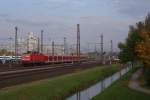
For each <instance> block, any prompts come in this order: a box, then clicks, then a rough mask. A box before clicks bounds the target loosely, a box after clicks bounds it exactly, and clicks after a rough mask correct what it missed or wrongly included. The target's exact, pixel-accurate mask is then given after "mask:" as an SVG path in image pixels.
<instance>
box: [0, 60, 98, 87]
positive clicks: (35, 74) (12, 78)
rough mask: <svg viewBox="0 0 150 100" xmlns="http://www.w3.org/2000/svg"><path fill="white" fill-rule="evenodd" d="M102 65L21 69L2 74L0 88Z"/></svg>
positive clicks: (86, 64)
mask: <svg viewBox="0 0 150 100" xmlns="http://www.w3.org/2000/svg"><path fill="white" fill-rule="evenodd" d="M98 65H100V63H99V62H84V63H82V64H65V65H56V66H53V67H52V66H50V67H49V66H45V67H43V68H42V67H37V68H30V69H20V70H12V71H4V72H0V88H4V87H7V86H12V85H17V84H22V83H27V82H31V81H35V80H41V79H46V78H50V77H54V76H58V75H62V74H66V73H71V72H74V71H76V70H84V69H87V68H92V67H95V66H98Z"/></svg>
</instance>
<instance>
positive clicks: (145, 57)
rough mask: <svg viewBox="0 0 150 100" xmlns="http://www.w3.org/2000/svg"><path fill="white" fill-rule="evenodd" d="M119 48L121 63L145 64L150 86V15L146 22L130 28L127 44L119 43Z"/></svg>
mask: <svg viewBox="0 0 150 100" xmlns="http://www.w3.org/2000/svg"><path fill="white" fill-rule="evenodd" d="M118 47H119V48H120V54H119V58H120V60H121V63H127V62H132V64H134V63H136V62H141V63H142V64H143V66H144V67H143V68H144V74H145V77H146V82H147V84H148V85H149V86H150V14H148V15H147V16H146V18H145V20H144V21H139V22H138V23H136V25H131V26H130V27H129V32H128V37H127V39H126V41H125V43H119V44H118Z"/></svg>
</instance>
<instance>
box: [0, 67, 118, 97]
mask: <svg viewBox="0 0 150 100" xmlns="http://www.w3.org/2000/svg"><path fill="white" fill-rule="evenodd" d="M118 69H119V67H118V66H117V65H112V67H97V68H92V69H87V70H85V71H78V72H76V73H73V74H68V75H63V76H60V77H56V78H52V79H46V80H41V81H36V82H32V83H28V84H23V85H18V86H14V87H9V88H5V89H1V90H0V100H54V99H62V98H64V97H66V96H68V95H70V94H72V93H74V92H75V91H76V90H79V89H83V88H86V87H88V86H89V85H91V84H93V83H95V82H97V81H99V80H101V79H103V78H104V77H107V76H109V75H111V74H113V73H114V72H116V71H117V70H118Z"/></svg>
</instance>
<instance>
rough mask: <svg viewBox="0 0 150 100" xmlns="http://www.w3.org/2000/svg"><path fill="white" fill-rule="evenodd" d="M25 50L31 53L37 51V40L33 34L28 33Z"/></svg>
mask: <svg viewBox="0 0 150 100" xmlns="http://www.w3.org/2000/svg"><path fill="white" fill-rule="evenodd" d="M27 50H28V51H31V52H33V51H37V50H38V38H37V37H36V36H34V34H33V32H29V33H28V39H27Z"/></svg>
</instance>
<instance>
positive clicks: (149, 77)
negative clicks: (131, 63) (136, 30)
mask: <svg viewBox="0 0 150 100" xmlns="http://www.w3.org/2000/svg"><path fill="white" fill-rule="evenodd" d="M139 36H140V38H141V40H140V42H138V43H137V45H136V50H135V51H136V52H137V56H138V57H139V59H140V60H141V61H142V62H143V64H144V74H145V78H146V83H147V85H149V86H150V14H148V15H147V17H146V19H145V22H144V27H143V28H142V31H141V32H140V34H139Z"/></svg>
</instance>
